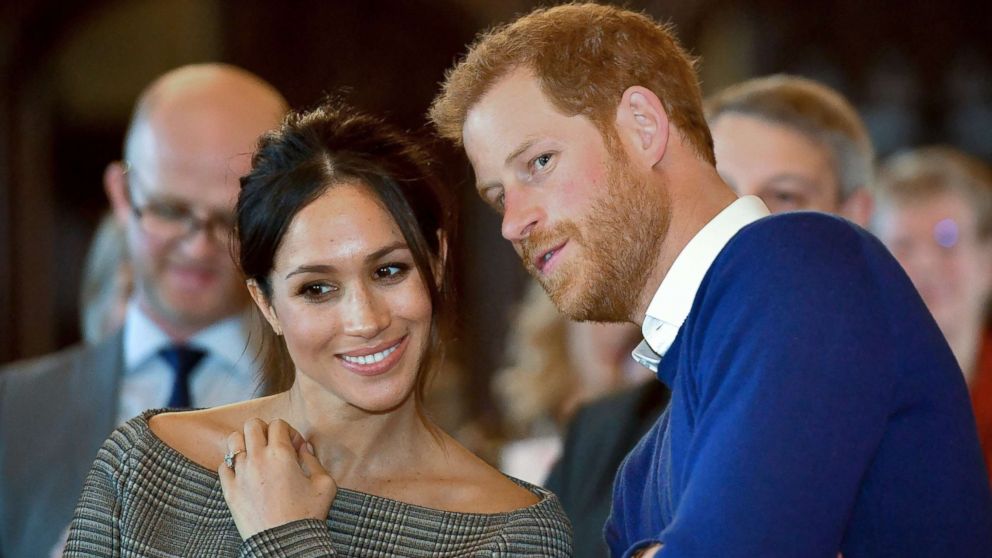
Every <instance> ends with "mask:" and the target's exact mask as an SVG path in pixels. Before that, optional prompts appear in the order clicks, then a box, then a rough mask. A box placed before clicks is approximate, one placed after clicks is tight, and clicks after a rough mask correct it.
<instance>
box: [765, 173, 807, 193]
mask: <svg viewBox="0 0 992 558" xmlns="http://www.w3.org/2000/svg"><path fill="white" fill-rule="evenodd" d="M783 182H786V183H789V182H791V183H795V184H799V185H800V186H803V187H805V188H812V189H814V190H818V189H819V183H818V182H816V181H815V180H811V179H810V178H809V177H808V176H804V175H801V174H798V173H794V172H791V171H790V172H781V173H778V174H776V175H773V176H771V177H770V178H768V179H767V180H765V181H764V184H765V185H766V186H773V185H775V184H780V183H783Z"/></svg>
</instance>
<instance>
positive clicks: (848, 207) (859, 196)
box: [840, 188, 875, 228]
mask: <svg viewBox="0 0 992 558" xmlns="http://www.w3.org/2000/svg"><path fill="white" fill-rule="evenodd" d="M874 209H875V200H874V198H872V196H871V193H870V192H869V191H868V189H867V188H858V189H857V190H855V191H853V192H851V193H850V194H849V195H848V196H847V199H846V200H844V201H843V203H841V204H840V214H841V216H842V217H844V218H846V219H848V220H849V221H851V222H853V223H854V224H856V225H858V226H860V227H863V228H867V227H868V223H869V222H870V221H871V213H872V211H873V210H874Z"/></svg>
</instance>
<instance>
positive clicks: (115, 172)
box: [103, 161, 131, 227]
mask: <svg viewBox="0 0 992 558" xmlns="http://www.w3.org/2000/svg"><path fill="white" fill-rule="evenodd" d="M103 189H104V191H105V192H107V199H108V200H109V201H110V208H111V209H112V210H113V212H114V218H115V219H117V222H118V223H119V224H120V225H121V226H122V227H126V226H127V222H128V218H129V217H130V216H131V203H130V202H129V201H128V193H127V172H126V171H125V168H124V163H122V162H120V161H114V162H112V163H110V164H109V165H107V168H105V169H103Z"/></svg>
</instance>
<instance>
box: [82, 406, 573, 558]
mask: <svg viewBox="0 0 992 558" xmlns="http://www.w3.org/2000/svg"><path fill="white" fill-rule="evenodd" d="M157 412H161V411H147V412H146V413H144V414H143V415H141V416H138V417H135V418H134V419H131V420H130V421H128V422H127V423H126V424H124V425H123V426H121V427H120V428H118V429H117V430H115V431H114V433H113V434H111V436H110V438H108V439H107V441H106V442H105V443H104V445H103V447H102V448H101V449H100V452H99V453H98V455H97V459H96V462H95V463H94V464H93V468H92V469H91V470H90V473H89V475H88V477H87V479H86V484H85V486H84V488H83V494H82V498H81V500H80V501H79V504H78V505H77V507H76V512H75V516H74V518H73V521H72V525H71V528H70V530H69V542H68V545H67V547H66V552H65V556H68V557H82V556H87V557H101V556H115V557H117V556H122V557H123V556H148V557H159V556H161V557H164V556H211V557H216V556H231V557H235V556H240V557H255V556H266V557H269V556H276V557H283V556H286V557H288V556H293V557H301V558H305V557H318V556H320V557H326V556H335V557H362V558H366V557H378V556H404V557H421V556H459V557H461V556H486V557H490V556H491V557H497V556H498V557H509V556H542V557H567V556H571V554H572V533H571V527H570V526H569V523H568V519H567V517H566V516H565V513H564V512H563V511H562V509H561V505H560V504H559V502H558V499H557V498H556V497H555V496H554V495H553V494H552V493H550V492H548V491H546V490H544V489H542V488H539V487H535V486H532V485H529V484H527V483H524V482H523V481H519V480H517V481H516V482H517V483H518V484H520V485H521V486H523V487H525V488H527V489H528V490H530V491H532V492H533V493H534V494H536V495H537V496H539V497H540V502H538V503H537V504H534V505H532V506H529V507H527V508H522V509H519V510H514V511H512V512H507V513H496V514H467V513H455V512H445V511H440V510H433V509H428V508H422V507H419V506H415V505H411V504H406V503H403V502H398V501H396V500H390V499H388V498H382V497H379V496H374V495H371V494H365V493H361V492H356V491H352V490H347V489H344V488H339V489H338V493H337V497H336V498H335V500H334V504H333V505H332V506H331V511H330V514H329V516H328V519H327V521H326V522H322V521H317V520H305V521H296V522H293V523H289V524H286V525H282V526H280V527H277V528H275V529H270V530H268V531H263V532H262V533H258V534H256V535H255V536H253V537H251V538H249V539H248V540H247V541H242V540H241V537H240V536H239V535H238V531H237V528H236V527H235V525H234V520H233V519H232V518H231V514H230V512H229V511H228V508H227V504H226V503H225V502H224V496H223V493H222V492H221V488H220V480H219V479H218V477H217V474H216V473H215V472H214V471H210V470H208V469H206V468H204V467H201V466H200V465H197V464H196V463H193V462H192V461H190V460H188V459H187V458H186V457H184V456H183V455H182V454H180V453H179V452H177V451H176V450H174V449H172V448H171V447H169V446H168V445H166V444H165V443H164V442H162V441H161V440H160V439H159V438H157V437H156V436H155V435H154V434H153V433H152V432H151V430H150V429H149V428H148V419H149V418H150V417H151V416H153V415H154V414H156V413H157Z"/></svg>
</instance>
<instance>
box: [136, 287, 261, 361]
mask: <svg viewBox="0 0 992 558" xmlns="http://www.w3.org/2000/svg"><path fill="white" fill-rule="evenodd" d="M172 343H173V341H172V339H171V338H169V336H168V335H167V334H166V333H165V332H164V331H162V329H161V328H160V327H158V325H157V324H156V323H155V322H154V321H152V319H151V318H149V317H148V316H146V315H145V313H144V312H142V311H141V309H140V308H139V307H138V303H137V301H135V300H133V299H132V300H131V301H130V302H128V305H127V315H126V317H125V319H124V368H125V371H126V372H125V373H127V372H130V371H133V370H136V369H138V368H139V367H140V366H142V365H144V363H146V362H148V361H149V360H151V359H152V358H156V357H157V356H158V352H159V351H160V350H161V349H163V348H165V347H167V346H169V345H171V344H172ZM188 345H189V346H191V347H196V348H198V349H202V350H204V351H206V352H207V354H208V355H210V357H211V358H216V359H220V360H222V361H223V362H224V363H225V364H226V365H227V366H229V367H231V368H232V369H235V370H238V371H239V372H240V371H242V369H243V370H244V372H245V373H248V374H250V373H251V372H250V366H249V365H250V363H251V361H252V359H253V358H255V354H254V349H253V348H252V347H250V346H249V345H248V333H247V330H246V320H245V319H244V316H242V315H240V314H236V315H234V316H231V317H229V318H225V319H223V320H221V321H219V322H216V323H214V324H213V325H211V326H209V327H207V328H204V329H202V330H200V331H199V332H197V333H196V335H194V336H193V337H191V338H190V339H189V341H188Z"/></svg>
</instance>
